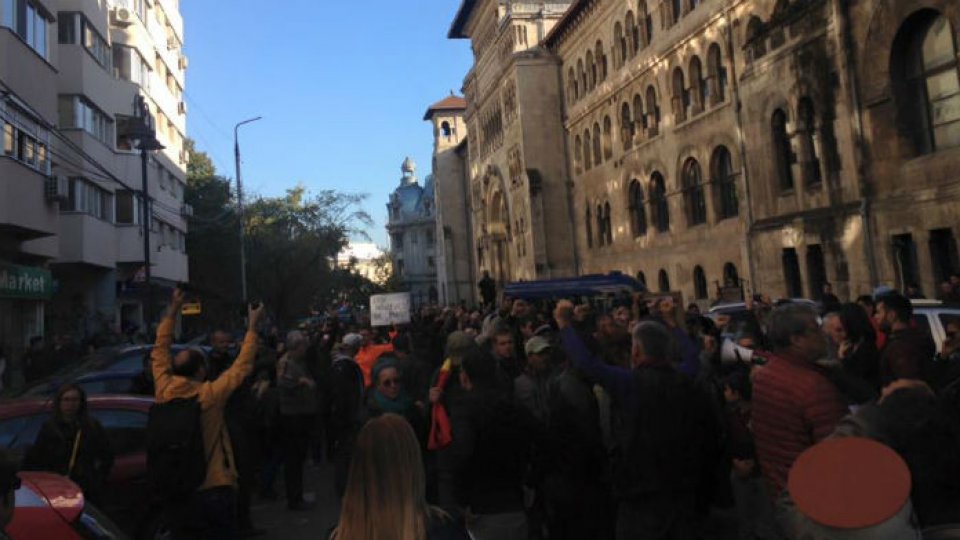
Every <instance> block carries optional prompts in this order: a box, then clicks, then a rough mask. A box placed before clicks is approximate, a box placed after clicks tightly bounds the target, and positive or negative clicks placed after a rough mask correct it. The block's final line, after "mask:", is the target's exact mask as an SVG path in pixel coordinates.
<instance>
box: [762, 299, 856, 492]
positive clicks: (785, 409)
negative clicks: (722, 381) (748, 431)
mask: <svg viewBox="0 0 960 540" xmlns="http://www.w3.org/2000/svg"><path fill="white" fill-rule="evenodd" d="M768 338H769V340H770V344H771V346H772V347H773V354H772V355H771V357H770V359H769V361H768V362H767V364H766V365H765V366H763V367H762V368H758V369H757V371H756V374H755V376H754V380H753V410H752V412H753V414H752V426H753V433H754V440H755V442H756V446H757V458H758V460H759V462H760V467H761V470H762V472H763V476H764V478H765V479H766V480H767V482H768V487H769V490H770V496H771V497H773V498H776V497H777V496H778V495H779V494H780V492H781V491H782V490H783V488H784V486H785V485H786V480H787V473H788V471H789V470H790V466H791V465H792V464H793V461H794V460H795V459H796V458H797V456H799V455H800V454H801V453H802V452H803V451H804V450H806V449H807V448H809V447H810V446H812V445H813V444H815V443H816V442H818V441H820V440H822V439H824V438H825V437H826V436H828V435H829V434H830V433H831V432H832V431H833V429H834V427H835V426H836V425H837V422H839V421H840V419H841V418H843V416H844V415H845V414H847V406H846V402H845V400H844V399H843V396H841V394H840V392H839V391H838V390H837V388H836V387H835V386H834V385H833V383H831V382H830V380H829V379H828V378H827V376H826V373H825V372H824V370H823V369H822V368H820V367H819V366H817V365H816V362H817V361H818V360H821V359H823V358H825V357H826V355H827V340H826V337H825V336H824V334H823V333H822V332H821V330H820V327H819V325H818V324H817V313H816V312H815V311H814V310H813V309H811V308H809V307H807V306H804V305H802V304H785V305H783V306H780V307H778V308H776V309H775V310H774V311H773V314H772V316H771V319H770V331H769V335H768Z"/></svg>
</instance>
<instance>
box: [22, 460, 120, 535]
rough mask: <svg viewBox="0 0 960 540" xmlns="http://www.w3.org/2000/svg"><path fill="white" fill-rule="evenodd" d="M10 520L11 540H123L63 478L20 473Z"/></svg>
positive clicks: (74, 487)
mask: <svg viewBox="0 0 960 540" xmlns="http://www.w3.org/2000/svg"><path fill="white" fill-rule="evenodd" d="M19 476H20V489H18V490H17V494H16V497H17V499H16V508H15V509H14V511H13V521H12V522H10V524H9V525H7V529H6V532H7V535H8V536H10V538H11V539H13V540H33V539H35V538H56V539H58V540H71V539H77V540H85V539H88V538H96V539H100V538H103V539H110V538H118V539H119V538H126V535H124V534H123V532H122V531H121V530H120V528H118V527H117V525H115V524H114V523H113V522H112V521H111V520H110V519H109V518H107V517H106V516H105V515H104V514H103V513H101V512H100V511H99V510H98V509H97V508H95V507H94V506H93V505H92V504H90V503H89V501H86V500H85V499H84V498H83V494H82V493H81V492H80V488H79V486H77V485H76V484H74V483H73V482H71V481H70V479H68V478H64V477H63V476H60V475H56V474H50V473H43V472H26V471H25V472H21V473H20V475H19Z"/></svg>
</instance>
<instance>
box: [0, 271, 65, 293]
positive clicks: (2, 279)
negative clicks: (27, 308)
mask: <svg viewBox="0 0 960 540" xmlns="http://www.w3.org/2000/svg"><path fill="white" fill-rule="evenodd" d="M51 296H53V276H51V274H50V271H49V270H44V269H43V268H34V267H30V266H17V265H14V264H4V263H0V298H25V299H31V300H48V299H50V297H51Z"/></svg>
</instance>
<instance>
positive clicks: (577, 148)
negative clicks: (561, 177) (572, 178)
mask: <svg viewBox="0 0 960 540" xmlns="http://www.w3.org/2000/svg"><path fill="white" fill-rule="evenodd" d="M582 167H583V141H581V140H580V136H579V135H577V138H576V139H574V142H573V169H574V171H576V172H577V173H579V172H580V171H581V170H582Z"/></svg>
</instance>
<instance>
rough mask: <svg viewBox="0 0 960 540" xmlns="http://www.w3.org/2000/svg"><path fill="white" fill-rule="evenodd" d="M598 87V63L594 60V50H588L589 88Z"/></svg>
mask: <svg viewBox="0 0 960 540" xmlns="http://www.w3.org/2000/svg"><path fill="white" fill-rule="evenodd" d="M596 87H597V64H596V62H594V61H593V51H587V88H589V89H590V90H593V89H594V88H596Z"/></svg>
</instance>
